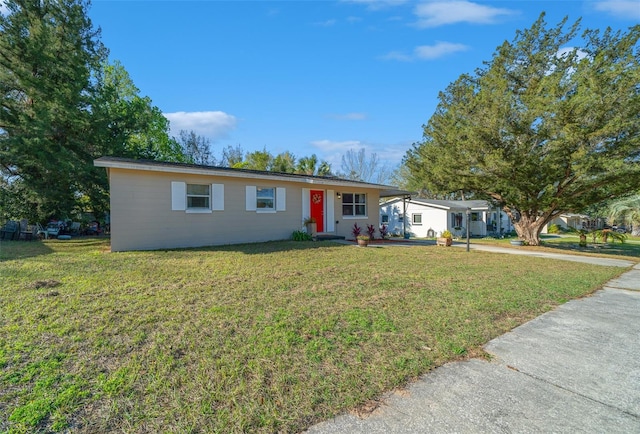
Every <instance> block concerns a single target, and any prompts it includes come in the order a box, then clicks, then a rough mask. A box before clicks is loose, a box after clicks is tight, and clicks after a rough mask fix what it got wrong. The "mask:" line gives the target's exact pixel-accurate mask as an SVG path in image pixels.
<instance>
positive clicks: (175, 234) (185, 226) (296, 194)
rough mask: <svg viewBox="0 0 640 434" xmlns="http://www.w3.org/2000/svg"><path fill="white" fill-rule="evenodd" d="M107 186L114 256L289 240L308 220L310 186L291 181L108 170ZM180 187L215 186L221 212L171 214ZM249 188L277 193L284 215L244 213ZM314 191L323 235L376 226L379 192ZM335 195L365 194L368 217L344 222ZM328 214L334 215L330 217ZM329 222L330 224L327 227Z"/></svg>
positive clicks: (339, 188) (335, 188) (323, 187)
mask: <svg viewBox="0 0 640 434" xmlns="http://www.w3.org/2000/svg"><path fill="white" fill-rule="evenodd" d="M109 181H110V197H111V250H112V251H126V250H156V249H164V248H179V247H200V246H210V245H224V244H238V243H249V242H262V241H270V240H283V239H289V238H290V237H291V234H292V232H293V231H294V230H298V229H301V228H302V227H303V220H304V218H305V217H306V216H304V215H303V205H302V201H303V189H304V188H308V187H309V183H306V182H300V181H297V180H295V179H294V180H292V181H290V180H288V179H250V178H239V177H237V176H235V177H234V176H231V177H225V176H217V175H215V176H213V175H206V174H194V173H176V172H163V171H159V170H135V169H128V168H119V167H109ZM178 183H186V184H206V185H214V187H212V190H213V191H214V192H217V193H218V194H220V193H223V194H224V201H223V203H222V204H220V203H214V200H213V199H212V200H211V204H212V205H215V206H216V207H220V206H221V205H222V209H221V210H211V211H209V210H207V211H205V212H189V211H185V210H173V208H175V207H176V203H174V201H172V192H173V191H174V190H175V188H176V184H178ZM247 186H257V187H273V188H276V189H280V190H278V192H279V193H280V197H282V196H285V197H286V201H285V202H284V203H279V204H278V208H279V209H283V211H275V212H274V211H271V212H259V211H258V212H257V211H248V210H247V202H246V197H247V191H248V189H247ZM313 188H314V189H318V190H323V191H324V192H325V222H324V223H325V228H326V229H325V233H330V234H335V235H338V236H344V237H346V238H351V228H352V226H353V223H355V222H357V223H358V225H359V226H361V227H363V228H365V227H366V225H368V224H373V225H377V224H378V201H379V190H377V189H375V188H370V189H369V188H361V187H359V186H355V187H354V186H328V185H314V186H313ZM336 191H341V192H353V193H365V194H366V195H367V215H366V216H361V217H360V216H359V217H343V216H342V203H341V199H338V198H337V194H336ZM283 193H284V194H283ZM276 200H277V197H276ZM179 202H180V201H178V206H179ZM329 202H331V203H330V204H329ZM331 209H333V210H334V214H333V215H331V214H330V212H328V211H330V210H331ZM307 217H308V216H307ZM328 218H331V221H326V219H328ZM329 231H330V232H329Z"/></svg>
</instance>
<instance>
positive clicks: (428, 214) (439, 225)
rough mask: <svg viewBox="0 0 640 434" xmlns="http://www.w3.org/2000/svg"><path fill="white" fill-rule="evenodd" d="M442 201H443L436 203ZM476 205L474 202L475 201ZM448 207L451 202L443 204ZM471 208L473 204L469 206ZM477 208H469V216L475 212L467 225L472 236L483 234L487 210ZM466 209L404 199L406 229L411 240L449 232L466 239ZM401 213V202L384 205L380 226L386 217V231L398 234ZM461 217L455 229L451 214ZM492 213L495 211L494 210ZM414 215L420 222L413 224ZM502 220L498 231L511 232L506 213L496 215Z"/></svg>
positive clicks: (396, 201) (394, 201)
mask: <svg viewBox="0 0 640 434" xmlns="http://www.w3.org/2000/svg"><path fill="white" fill-rule="evenodd" d="M436 202H440V203H442V202H444V201H436ZM475 202H476V203H477V202H478V201H475ZM447 203H448V204H454V205H455V201H447ZM470 206H473V205H470ZM481 208H482V207H480V206H478V207H477V208H476V209H474V208H472V209H471V212H472V213H477V216H478V219H477V220H476V221H470V222H469V229H470V233H471V235H472V236H480V237H483V236H486V235H487V218H488V215H489V212H490V211H487V210H486V209H481ZM466 211H467V208H466V207H460V208H454V207H451V206H438V205H436V204H429V203H428V201H423V200H421V199H417V200H416V199H414V200H408V201H407V202H406V222H407V224H406V230H407V232H408V233H409V234H410V235H411V236H414V237H418V238H426V237H431V236H440V235H442V232H444V231H445V230H449V231H451V232H452V233H453V234H454V235H455V236H460V237H464V236H466V225H467V223H466V219H467V216H466ZM402 212H403V203H402V200H393V201H390V202H387V203H384V204H382V205H381V207H380V222H381V223H382V216H383V215H388V216H389V225H388V226H389V232H390V233H396V234H402V233H403V223H402V221H401V217H402ZM457 213H461V214H462V224H461V226H460V230H456V229H455V224H454V220H453V215H454V214H457ZM494 213H495V211H494ZM414 214H421V215H422V223H421V224H414V217H413V216H414ZM500 215H501V217H502V225H501V228H502V230H503V232H507V231H510V230H511V225H510V223H509V219H508V218H507V216H506V214H504V213H503V212H502V211H501V212H500Z"/></svg>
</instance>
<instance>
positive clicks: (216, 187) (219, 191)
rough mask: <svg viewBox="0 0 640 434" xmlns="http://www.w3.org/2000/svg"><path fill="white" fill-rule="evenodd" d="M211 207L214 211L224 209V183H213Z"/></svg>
mask: <svg viewBox="0 0 640 434" xmlns="http://www.w3.org/2000/svg"><path fill="white" fill-rule="evenodd" d="M211 194H212V195H213V200H212V201H211V205H212V206H211V209H212V210H213V211H224V184H211Z"/></svg>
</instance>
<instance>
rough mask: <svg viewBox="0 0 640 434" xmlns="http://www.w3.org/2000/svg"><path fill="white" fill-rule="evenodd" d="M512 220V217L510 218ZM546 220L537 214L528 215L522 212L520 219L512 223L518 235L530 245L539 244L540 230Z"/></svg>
mask: <svg viewBox="0 0 640 434" xmlns="http://www.w3.org/2000/svg"><path fill="white" fill-rule="evenodd" d="M512 221H513V219H512ZM546 223H547V222H546V221H545V220H544V219H542V218H538V217H537V216H528V215H525V214H522V215H521V216H520V220H519V221H517V222H515V223H514V224H513V227H514V229H515V230H516V233H517V234H518V237H520V238H521V239H522V240H524V241H525V242H526V243H527V244H529V245H530V246H539V245H540V232H542V227H543V226H544V225H545V224H546Z"/></svg>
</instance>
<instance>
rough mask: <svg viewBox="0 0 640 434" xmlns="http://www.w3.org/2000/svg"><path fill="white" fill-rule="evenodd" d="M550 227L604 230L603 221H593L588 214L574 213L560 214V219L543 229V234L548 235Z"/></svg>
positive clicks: (552, 221) (554, 220)
mask: <svg viewBox="0 0 640 434" xmlns="http://www.w3.org/2000/svg"><path fill="white" fill-rule="evenodd" d="M550 225H558V226H560V227H561V228H562V229H564V230H567V229H576V230H580V229H586V230H592V229H602V228H603V226H604V220H603V219H599V218H598V219H592V218H591V217H590V216H588V215H586V214H572V213H564V214H560V215H559V216H558V217H556V218H554V219H553V220H551V221H550V222H549V223H547V224H546V225H545V226H544V228H542V233H543V234H546V233H547V232H548V229H549V226H550Z"/></svg>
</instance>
